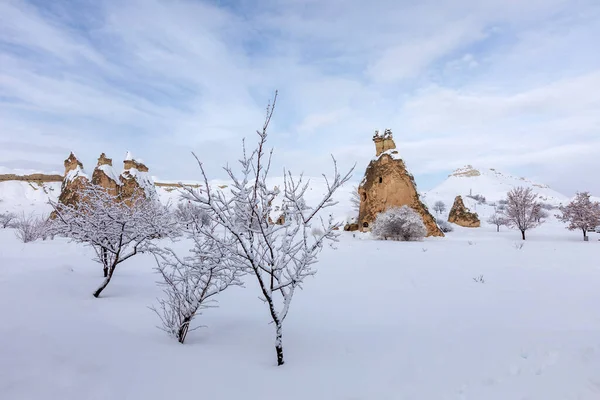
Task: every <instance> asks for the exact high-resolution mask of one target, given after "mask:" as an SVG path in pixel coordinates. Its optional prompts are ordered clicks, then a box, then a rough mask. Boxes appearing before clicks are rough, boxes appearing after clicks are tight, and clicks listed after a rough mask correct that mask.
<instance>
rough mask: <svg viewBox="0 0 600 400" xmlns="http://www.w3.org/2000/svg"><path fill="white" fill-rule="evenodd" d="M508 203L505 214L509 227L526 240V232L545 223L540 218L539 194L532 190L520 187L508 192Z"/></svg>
mask: <svg viewBox="0 0 600 400" xmlns="http://www.w3.org/2000/svg"><path fill="white" fill-rule="evenodd" d="M507 201H508V203H507V204H506V210H505V212H504V215H505V218H506V222H507V225H508V226H510V227H513V228H516V229H518V230H519V231H521V236H522V238H523V240H525V232H526V231H527V230H529V229H532V228H535V227H536V226H538V225H540V224H541V223H542V222H543V221H542V220H540V219H539V218H538V215H539V212H540V209H541V205H540V203H538V202H537V194H535V193H533V191H532V190H531V188H524V187H520V186H519V187H516V188H514V189H512V190H511V191H510V192H508V194H507Z"/></svg>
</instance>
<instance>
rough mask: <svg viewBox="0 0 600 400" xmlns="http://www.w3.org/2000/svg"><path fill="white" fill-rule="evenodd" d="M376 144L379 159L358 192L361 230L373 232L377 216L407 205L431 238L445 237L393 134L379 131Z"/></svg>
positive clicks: (375, 140)
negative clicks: (372, 226)
mask: <svg viewBox="0 0 600 400" xmlns="http://www.w3.org/2000/svg"><path fill="white" fill-rule="evenodd" d="M373 142H374V143H375V151H376V156H377V157H376V158H375V159H373V160H372V161H371V162H370V163H369V166H368V167H367V170H366V171H365V176H364V178H363V180H362V182H361V184H360V186H359V188H358V193H359V196H360V210H359V214H358V227H359V229H360V230H362V231H369V230H370V229H371V225H372V223H373V221H375V217H376V216H377V214H379V213H381V212H383V211H385V210H387V209H388V208H392V207H401V206H404V205H406V206H409V207H411V208H412V209H413V210H415V211H416V212H417V213H419V214H420V215H421V217H422V218H423V223H424V224H425V227H426V228H427V236H444V234H443V233H442V231H441V230H440V228H439V227H438V226H437V224H436V222H435V219H434V218H433V216H432V215H431V214H430V213H429V210H428V209H427V206H426V205H425V204H424V203H423V202H422V201H421V199H420V197H419V193H418V192H417V185H416V183H415V180H414V177H413V176H412V175H411V174H410V173H409V172H408V171H407V169H406V165H405V164H404V161H402V159H401V158H400V156H399V154H398V151H397V150H396V144H395V143H394V139H393V137H392V131H391V130H390V129H386V130H385V132H384V134H383V136H382V135H380V134H379V131H376V132H375V135H374V136H373Z"/></svg>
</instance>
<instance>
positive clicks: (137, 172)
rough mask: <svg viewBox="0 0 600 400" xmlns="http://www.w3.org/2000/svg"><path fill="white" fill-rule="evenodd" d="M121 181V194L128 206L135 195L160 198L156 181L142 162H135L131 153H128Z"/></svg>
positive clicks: (120, 177)
mask: <svg viewBox="0 0 600 400" xmlns="http://www.w3.org/2000/svg"><path fill="white" fill-rule="evenodd" d="M119 180H120V181H121V186H120V193H119V194H120V196H121V199H123V201H125V203H126V204H131V199H132V198H133V196H134V195H135V196H144V197H146V198H156V197H157V196H158V194H157V193H156V187H155V186H154V181H153V180H152V177H150V175H149V174H148V167H146V165H144V164H143V163H142V162H141V161H140V160H135V159H134V158H133V156H132V155H131V153H130V152H127V154H126V156H125V160H124V161H123V172H121V175H120V176H119Z"/></svg>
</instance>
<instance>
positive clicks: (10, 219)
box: [0, 212, 17, 228]
mask: <svg viewBox="0 0 600 400" xmlns="http://www.w3.org/2000/svg"><path fill="white" fill-rule="evenodd" d="M16 221H17V215H16V214H15V213H11V212H6V213H3V214H0V228H13V227H14V226H15V224H16Z"/></svg>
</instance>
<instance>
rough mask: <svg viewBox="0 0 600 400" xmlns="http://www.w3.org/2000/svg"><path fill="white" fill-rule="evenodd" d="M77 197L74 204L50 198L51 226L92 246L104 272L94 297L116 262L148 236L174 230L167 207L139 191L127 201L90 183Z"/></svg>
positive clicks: (140, 247) (136, 249) (132, 252)
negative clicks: (53, 212) (54, 213)
mask: <svg viewBox="0 0 600 400" xmlns="http://www.w3.org/2000/svg"><path fill="white" fill-rule="evenodd" d="M80 199H81V201H80V202H79V203H78V204H77V206H76V207H75V206H72V205H65V204H63V203H58V202H53V201H50V204H51V205H52V207H53V208H54V211H55V212H56V218H55V220H54V221H53V223H52V224H51V230H52V233H54V234H57V235H61V236H65V237H68V238H70V239H72V240H73V241H75V242H78V243H84V244H86V245H88V246H91V247H92V248H93V249H94V251H95V253H96V256H97V258H96V261H97V262H99V263H101V264H102V270H103V273H104V281H103V282H102V284H101V285H100V286H99V287H98V289H96V291H95V292H94V297H98V296H100V293H102V291H103V290H104V289H105V288H106V286H107V285H108V284H109V283H110V281H111V279H112V277H113V274H114V272H115V269H116V267H117V265H119V264H121V263H122V262H124V261H125V260H128V259H129V258H131V257H133V256H134V255H136V254H137V253H138V252H140V251H142V250H143V249H144V248H145V246H146V245H147V244H148V243H149V241H150V240H151V239H153V238H158V237H164V236H169V235H171V234H172V233H173V232H175V230H174V228H175V223H174V220H173V218H172V214H171V213H170V212H169V211H168V210H167V208H166V207H163V206H162V205H160V203H158V202H156V201H154V200H150V199H145V198H144V197H143V196H142V195H139V194H138V193H134V196H133V197H132V199H131V202H130V204H129V205H128V204H127V203H125V202H123V201H120V199H119V197H117V196H113V195H111V194H110V193H108V192H107V191H106V190H105V189H104V188H103V187H101V186H97V185H92V184H90V185H88V186H86V187H85V188H83V189H82V191H81V197H80Z"/></svg>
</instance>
